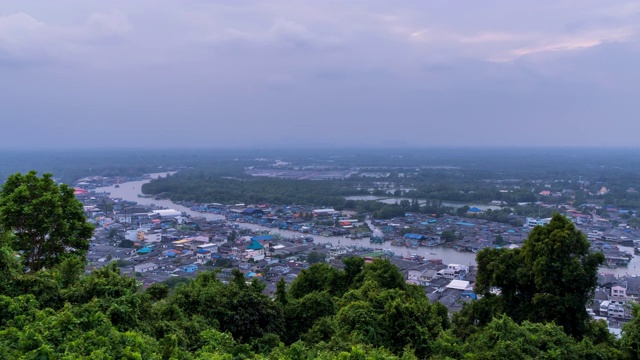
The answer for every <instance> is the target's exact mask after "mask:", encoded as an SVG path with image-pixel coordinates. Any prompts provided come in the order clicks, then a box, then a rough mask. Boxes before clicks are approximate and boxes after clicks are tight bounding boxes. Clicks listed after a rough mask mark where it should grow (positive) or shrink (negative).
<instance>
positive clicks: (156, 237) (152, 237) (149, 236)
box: [144, 233, 162, 243]
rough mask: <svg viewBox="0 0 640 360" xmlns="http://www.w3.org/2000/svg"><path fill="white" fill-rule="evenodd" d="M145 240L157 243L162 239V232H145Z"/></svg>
mask: <svg viewBox="0 0 640 360" xmlns="http://www.w3.org/2000/svg"><path fill="white" fill-rule="evenodd" d="M144 241H146V242H149V243H156V242H160V241H162V234H161V233H146V234H144Z"/></svg>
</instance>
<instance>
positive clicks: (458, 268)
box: [438, 264, 469, 280]
mask: <svg viewBox="0 0 640 360" xmlns="http://www.w3.org/2000/svg"><path fill="white" fill-rule="evenodd" d="M468 273H469V266H467V265H460V264H449V265H447V268H446V269H442V270H440V271H438V275H440V276H442V277H444V278H445V279H449V280H453V279H458V280H461V279H462V278H464V277H465V276H466V275H467V274H468Z"/></svg>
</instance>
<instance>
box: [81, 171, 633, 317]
mask: <svg viewBox="0 0 640 360" xmlns="http://www.w3.org/2000/svg"><path fill="white" fill-rule="evenodd" d="M143 179H144V178H143ZM120 181H122V179H118V180H113V179H110V180H108V181H107V184H108V183H111V184H114V183H115V184H116V185H115V186H118V185H117V184H119V182H120ZM83 185H86V183H81V184H79V185H77V187H76V192H75V193H76V197H77V198H78V199H79V200H80V201H81V202H82V203H83V204H84V209H85V213H86V215H87V218H88V219H89V221H91V222H92V223H94V225H95V226H96V230H95V234H94V237H93V239H92V242H91V248H90V251H89V253H88V255H87V258H88V260H89V267H88V269H87V270H88V271H91V270H92V269H95V268H99V267H102V266H105V265H107V264H109V263H111V262H115V263H116V265H117V266H118V267H119V268H120V270H121V272H122V273H125V274H129V275H130V276H134V277H136V279H137V280H138V281H139V283H140V284H141V285H142V286H143V287H148V286H150V285H151V284H153V283H157V282H166V283H172V284H176V283H179V282H181V281H184V280H185V279H189V278H193V277H195V276H196V275H197V274H198V273H199V272H203V271H211V270H215V271H217V276H218V278H219V279H221V280H222V281H226V279H227V278H229V277H230V276H231V273H232V271H233V270H234V269H239V270H240V271H241V272H242V273H243V274H245V277H246V279H247V281H248V282H250V281H254V280H255V281H260V282H263V283H264V284H265V285H266V287H265V290H264V291H265V293H266V294H268V295H271V296H273V294H274V293H275V289H276V283H277V282H278V281H280V280H281V279H284V280H285V282H287V283H291V282H292V281H293V280H294V279H295V278H296V276H297V275H298V274H300V272H301V271H303V270H305V269H308V268H309V266H311V265H312V264H314V263H318V262H326V263H328V264H330V265H332V266H334V267H337V268H341V267H342V266H343V263H342V261H341V259H343V258H345V257H350V256H359V257H362V258H364V259H365V261H368V262H369V261H373V260H374V259H376V258H382V259H388V260H389V261H391V262H392V263H393V264H394V265H396V266H397V267H398V268H399V269H400V270H401V271H402V273H403V274H404V276H405V279H406V281H407V283H411V284H415V285H417V286H420V287H422V288H423V289H424V291H425V293H426V294H427V296H428V298H429V299H430V300H432V301H437V302H440V303H442V304H444V305H445V306H446V307H447V308H448V309H449V311H450V312H456V311H459V310H460V309H461V308H462V305H463V304H464V303H465V302H466V301H470V300H471V299H475V298H476V294H475V293H474V292H473V285H474V282H475V262H474V261H464V262H462V261H459V262H460V263H455V262H452V263H448V262H447V261H446V260H447V259H443V258H442V257H439V256H437V255H438V253H441V252H442V251H443V250H444V249H447V250H449V251H451V249H453V250H455V251H456V252H460V253H467V254H468V257H467V258H465V259H469V258H471V259H473V256H474V254H475V253H477V252H478V251H480V250H482V249H484V248H487V247H492V248H500V247H507V248H516V247H519V246H521V245H522V243H523V242H524V241H525V240H526V239H527V236H528V234H529V233H530V231H531V230H532V229H533V228H534V227H535V226H537V225H544V224H546V223H547V222H548V221H549V219H539V218H524V217H517V216H514V219H512V220H513V221H510V222H509V223H498V222H492V221H488V220H483V219H480V218H477V217H475V216H474V214H477V213H479V212H482V210H480V209H478V208H474V207H472V208H469V209H468V211H467V213H466V214H462V215H458V214H456V215H449V214H445V215H442V216H437V217H436V216H431V215H427V214H413V213H406V214H405V215H404V216H400V217H395V218H392V219H386V220H379V219H373V218H371V216H370V214H358V213H356V212H353V211H336V210H334V209H330V208H313V207H309V206H275V205H269V204H251V205H246V204H230V205H224V204H218V203H211V204H188V205H190V210H192V211H193V212H196V213H198V214H196V216H193V215H188V214H186V213H184V212H181V211H178V210H174V209H168V208H160V207H157V206H151V205H141V204H138V203H136V202H134V201H131V200H123V199H112V198H111V197H110V194H109V193H105V192H102V193H101V192H97V191H95V190H87V189H84V188H82V187H80V186H83ZM561 206H564V207H566V208H565V209H564V210H565V215H566V216H567V217H569V218H570V219H571V220H572V221H573V222H574V223H575V224H576V226H577V227H578V228H579V229H580V230H581V231H583V232H584V233H585V234H586V235H587V237H588V238H589V240H590V241H591V243H592V248H593V249H594V250H595V251H602V252H603V253H604V254H605V257H606V259H607V260H606V264H605V268H604V269H603V271H602V274H600V275H599V279H598V284H599V287H598V289H597V290H596V292H595V294H594V299H593V302H592V306H591V307H590V308H589V309H588V311H589V313H590V314H592V315H593V316H594V317H602V318H606V319H609V321H610V325H611V326H612V327H614V328H616V327H619V325H620V323H621V322H624V321H626V320H628V319H630V318H631V311H630V307H629V306H627V304H628V303H629V302H631V301H635V302H638V301H639V300H640V278H639V277H637V276H635V275H629V274H620V273H618V274H617V275H614V274H609V273H607V269H606V268H611V269H615V268H617V267H621V268H625V267H627V266H629V264H630V262H631V261H632V259H633V257H634V254H633V253H632V251H631V252H630V251H629V250H628V249H633V248H635V247H637V246H639V245H638V244H637V240H638V239H640V234H638V233H637V232H636V231H635V230H633V229H631V228H630V227H629V226H627V225H626V224H625V223H624V222H622V221H615V222H616V223H618V225H617V226H613V225H612V224H613V223H614V221H611V219H612V218H613V219H618V220H623V219H622V218H620V217H619V215H620V214H625V213H626V212H625V211H620V210H618V209H607V210H608V211H609V213H610V214H611V215H610V217H609V219H604V218H603V217H600V216H597V215H595V214H583V213H581V212H579V211H577V210H575V209H573V208H570V207H569V206H568V205H561ZM199 214H202V216H197V215H199ZM211 215H214V217H215V218H213V219H212V218H211ZM518 223H520V224H522V225H518V226H516V225H514V224H518ZM249 225H252V226H251V227H252V228H251V229H250V228H248V227H247V226H249ZM275 229H277V230H286V231H289V232H290V233H291V232H292V233H294V234H295V235H293V236H283V235H282V234H281V233H279V232H276V231H272V230H275ZM336 237H338V238H340V239H343V240H338V244H336V243H335V241H333V242H330V241H326V242H325V241H323V239H325V238H326V239H335V238H336ZM399 249H406V250H405V251H402V250H399ZM425 254H427V255H432V256H427V255H425Z"/></svg>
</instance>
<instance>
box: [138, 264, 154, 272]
mask: <svg viewBox="0 0 640 360" xmlns="http://www.w3.org/2000/svg"><path fill="white" fill-rule="evenodd" d="M157 268H158V265H156V264H154V263H144V264H140V265H136V266H134V270H135V272H139V273H143V272H147V271H153V270H155V269H157Z"/></svg>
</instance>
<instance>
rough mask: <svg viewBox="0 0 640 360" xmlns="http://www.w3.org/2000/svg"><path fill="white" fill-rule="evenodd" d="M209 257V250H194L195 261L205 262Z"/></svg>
mask: <svg viewBox="0 0 640 360" xmlns="http://www.w3.org/2000/svg"><path fill="white" fill-rule="evenodd" d="M210 259H211V251H209V250H203V249H199V250H197V251H196V263H198V264H205V263H206V262H207V261H209V260H210Z"/></svg>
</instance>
